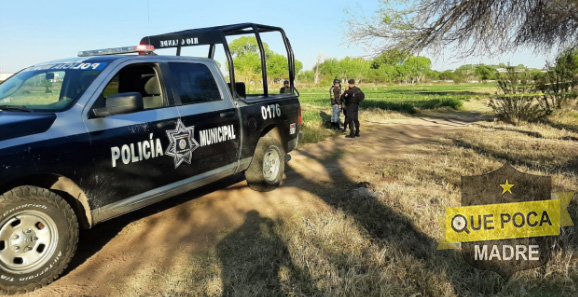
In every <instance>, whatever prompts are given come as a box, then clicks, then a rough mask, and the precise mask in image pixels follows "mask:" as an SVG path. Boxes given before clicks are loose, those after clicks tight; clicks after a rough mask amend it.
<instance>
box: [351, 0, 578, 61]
mask: <svg viewBox="0 0 578 297" xmlns="http://www.w3.org/2000/svg"><path fill="white" fill-rule="evenodd" d="M381 2H382V8H381V9H380V10H379V11H377V12H376V15H375V16H374V17H373V18H371V19H368V18H364V17H359V16H354V15H351V17H352V18H351V19H350V21H349V26H350V28H351V29H352V31H353V34H352V35H351V36H352V37H351V41H353V42H365V43H375V42H378V43H379V44H378V46H377V48H378V49H379V50H378V51H380V52H383V51H385V50H388V49H400V50H409V51H411V52H414V53H418V52H420V51H422V50H434V52H435V50H436V49H440V48H443V47H445V46H451V45H454V46H456V48H457V49H459V52H460V54H461V55H462V56H470V55H473V54H478V55H479V54H486V55H490V54H498V53H503V52H506V51H510V50H512V49H514V48H517V47H528V48H533V49H535V50H537V51H541V52H551V51H552V50H556V51H562V50H564V49H567V48H570V47H576V46H577V45H578V0H415V1H388V0H381Z"/></svg>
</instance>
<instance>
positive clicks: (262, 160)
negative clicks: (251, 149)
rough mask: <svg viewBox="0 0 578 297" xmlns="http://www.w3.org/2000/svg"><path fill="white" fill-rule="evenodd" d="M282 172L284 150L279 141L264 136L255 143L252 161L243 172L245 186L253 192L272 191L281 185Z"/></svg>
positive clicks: (283, 167)
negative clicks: (247, 185) (245, 181)
mask: <svg viewBox="0 0 578 297" xmlns="http://www.w3.org/2000/svg"><path fill="white" fill-rule="evenodd" d="M284 171H285V149H284V148H283V145H282V144H281V141H279V139H277V138H276V137H273V136H271V135H269V134H268V135H265V136H264V137H262V138H261V139H259V141H258V142H257V148H256V149H255V154H254V156H253V160H252V161H251V165H250V166H249V168H248V169H247V171H246V172H245V178H246V179H247V184H249V187H250V188H251V189H253V190H255V191H259V192H269V191H273V190H275V189H276V188H277V187H279V185H280V184H281V180H282V178H283V172H284Z"/></svg>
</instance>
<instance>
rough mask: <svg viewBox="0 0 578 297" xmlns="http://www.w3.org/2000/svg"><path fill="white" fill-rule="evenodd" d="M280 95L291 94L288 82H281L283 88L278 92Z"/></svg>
mask: <svg viewBox="0 0 578 297" xmlns="http://www.w3.org/2000/svg"><path fill="white" fill-rule="evenodd" d="M279 93H281V94H291V87H289V81H288V80H286V81H284V82H283V87H281V89H280V90H279Z"/></svg>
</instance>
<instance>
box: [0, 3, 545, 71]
mask: <svg viewBox="0 0 578 297" xmlns="http://www.w3.org/2000/svg"><path fill="white" fill-rule="evenodd" d="M378 3H379V0H361V1H359V0H332V1H326V0H318V1H315V0H291V1H258V0H236V1H233V0H217V1H196V0H190V1H184V0H138V1H136V0H123V1H121V0H116V1H111V0H99V1H78V0H75V1H69V0H62V1H43V0H31V1H9V0H0V7H1V9H0V69H1V72H3V73H11V72H16V71H18V70H20V69H22V68H25V67H28V66H30V65H33V64H36V63H40V62H46V61H51V60H57V59H63V58H69V57H74V56H76V54H77V53H78V51H81V50H90V49H101V48H109V47H119V46H127V45H136V44H138V43H139V41H140V39H141V38H142V37H144V36H147V35H154V34H161V33H167V32H173V31H180V30H185V29H193V28H202V27H209V26H217V25H225V24H235V23H244V22H253V23H260V24H266V25H273V26H278V27H282V28H283V29H284V30H285V32H286V34H287V36H288V38H289V40H290V42H291V44H292V46H293V50H294V52H295V56H296V58H297V59H298V60H300V61H301V62H303V64H304V69H305V70H308V69H312V68H313V66H314V65H315V61H316V58H317V56H318V55H320V54H321V55H322V57H324V58H338V59H341V58H343V57H345V56H351V57H367V58H368V57H369V56H370V55H371V54H372V53H373V52H374V51H375V49H372V48H368V47H367V46H364V45H362V44H347V35H348V34H351V33H350V32H348V25H347V20H348V19H350V16H351V15H355V16H360V17H361V16H364V17H368V18H370V17H371V16H372V15H373V14H374V12H375V11H376V10H377V9H378V8H379V5H378ZM345 11H347V13H346V12H345ZM422 55H424V56H426V57H428V58H430V59H431V60H432V68H433V69H435V70H440V71H441V70H447V69H455V68H457V67H459V66H460V65H463V64H478V63H484V64H498V63H500V62H503V63H510V64H511V65H518V64H525V65H526V66H528V67H534V68H542V67H544V64H545V61H546V60H552V58H551V57H545V56H544V55H543V54H542V55H535V54H533V53H532V52H531V51H529V50H520V51H517V52H511V53H507V54H504V55H501V56H496V57H470V58H467V59H460V58H457V57H456V56H457V55H456V54H455V53H453V52H452V50H451V49H446V50H444V51H443V52H442V53H438V54H431V53H427V54H422Z"/></svg>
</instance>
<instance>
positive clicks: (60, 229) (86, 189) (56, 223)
mask: <svg viewBox="0 0 578 297" xmlns="http://www.w3.org/2000/svg"><path fill="white" fill-rule="evenodd" d="M266 32H267V33H269V32H276V33H278V34H280V36H281V37H282V41H283V43H284V45H285V47H286V49H287V62H288V63H287V64H288V72H287V73H288V76H289V80H290V82H291V87H290V92H289V93H287V92H285V93H283V94H270V93H269V90H268V85H267V81H268V79H267V71H266V60H265V57H266V55H265V53H264V52H263V44H262V42H261V39H260V35H261V34H263V33H266ZM242 34H252V35H254V36H256V38H257V40H258V41H259V51H260V54H261V55H260V56H261V57H262V61H261V63H262V69H263V71H262V74H263V80H262V81H263V93H261V94H257V95H247V94H245V85H244V84H243V83H240V82H236V81H235V75H234V74H235V73H234V69H235V68H234V59H233V56H232V55H231V53H230V52H229V49H228V42H227V39H226V37H229V36H237V35H242ZM197 45H206V46H208V47H209V54H208V58H193V57H183V56H181V55H180V54H181V48H182V47H186V46H197ZM216 46H221V47H222V48H224V51H225V55H226V57H227V61H228V66H229V67H228V71H227V72H228V75H229V83H227V81H226V80H225V78H224V75H223V74H222V73H221V71H220V67H219V66H218V64H217V63H216V62H215V61H214V59H212V58H213V57H214V52H215V47H216ZM154 48H157V49H158V48H175V49H176V55H171V56H167V55H163V56H161V55H156V54H155V52H154V51H155V49H154ZM126 53H138V55H137V54H133V55H121V54H126ZM294 69H295V67H294V57H293V51H292V49H291V46H290V44H289V40H288V39H287V37H286V36H285V33H284V31H283V30H282V29H281V28H278V27H271V26H264V25H258V24H252V23H247V24H237V25H228V26H220V27H211V28H203V29H193V30H186V31H180V32H174V33H167V34H161V35H155V36H147V37H145V38H143V39H142V40H141V42H140V45H139V46H136V47H124V48H114V49H105V50H96V51H86V52H80V53H79V57H78V58H72V59H66V60H61V61H54V62H49V63H43V64H38V65H34V66H32V67H29V68H26V69H24V70H22V71H21V72H19V73H17V74H15V75H14V76H12V77H11V78H9V79H8V80H6V81H5V82H3V83H2V84H0V169H1V175H0V194H1V196H0V294H13V293H21V292H26V291H31V290H34V289H36V288H39V287H41V286H44V285H47V284H49V283H50V282H51V281H53V280H54V279H56V278H57V277H58V276H59V275H60V274H61V273H62V272H63V270H64V269H65V268H66V267H67V265H68V263H69V261H70V260H71V258H72V257H73V255H74V254H75V251H76V245H77V242H78V234H79V228H91V227H92V226H94V225H95V224H98V223H100V222H102V221H105V220H108V219H111V218H113V217H116V216H119V215H122V214H125V213H128V212H131V211H134V210H136V209H139V208H142V207H144V206H147V205H150V204H152V203H155V202H158V201H161V200H163V199H166V198H169V197H172V196H175V195H178V194H181V193H184V192H187V191H190V190H192V189H195V188H198V187H200V186H203V185H206V184H208V183H212V182H215V181H217V180H220V179H222V178H224V177H227V176H230V175H233V174H236V173H242V172H244V173H245V177H246V180H247V183H248V185H249V186H250V187H251V188H252V189H254V190H257V191H271V190H273V189H275V188H276V187H277V186H278V185H279V184H280V182H281V179H282V176H283V171H284V168H285V161H286V157H287V153H288V152H290V151H291V150H293V149H295V148H296V147H297V145H298V142H299V140H300V135H301V131H300V126H301V108H300V104H299V99H298V95H297V94H296V93H295V92H296V90H295V88H294V85H293V81H294V76H295V73H294Z"/></svg>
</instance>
